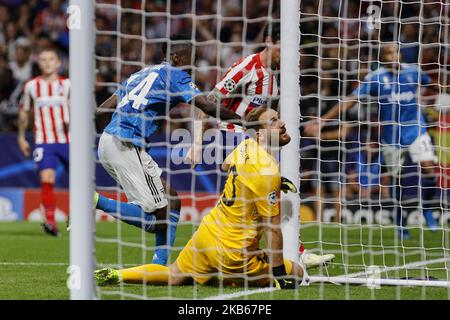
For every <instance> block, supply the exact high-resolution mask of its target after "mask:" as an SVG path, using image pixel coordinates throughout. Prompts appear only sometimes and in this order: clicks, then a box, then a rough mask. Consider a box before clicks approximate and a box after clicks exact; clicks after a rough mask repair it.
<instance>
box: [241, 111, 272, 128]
mask: <svg viewBox="0 0 450 320" xmlns="http://www.w3.org/2000/svg"><path fill="white" fill-rule="evenodd" d="M267 110H269V107H267V106H261V107H258V108H255V109H253V110H252V111H250V112H249V113H248V114H247V116H246V117H245V129H246V130H247V131H248V130H254V131H255V132H256V131H258V130H259V129H261V128H262V125H263V122H261V121H259V118H260V117H261V115H262V114H263V113H264V112H266V111H267Z"/></svg>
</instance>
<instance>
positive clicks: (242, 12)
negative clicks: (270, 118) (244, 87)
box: [0, 0, 450, 196]
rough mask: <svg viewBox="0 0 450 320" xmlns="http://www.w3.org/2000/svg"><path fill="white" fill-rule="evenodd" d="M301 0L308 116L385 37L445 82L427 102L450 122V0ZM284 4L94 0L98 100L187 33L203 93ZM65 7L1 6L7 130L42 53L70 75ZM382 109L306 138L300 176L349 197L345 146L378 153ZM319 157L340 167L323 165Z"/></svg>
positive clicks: (350, 80)
mask: <svg viewBox="0 0 450 320" xmlns="http://www.w3.org/2000/svg"><path fill="white" fill-rule="evenodd" d="M300 2H301V11H300V14H301V15H300V19H301V20H300V24H301V25H300V31H301V43H300V67H301V68H300V69H301V78H300V86H301V103H300V110H301V114H302V119H303V121H307V120H309V119H310V118H311V117H315V116H317V115H319V114H321V113H324V112H326V111H327V110H328V108H330V107H331V106H332V105H334V104H335V103H336V102H338V100H339V97H342V96H343V95H345V94H348V93H349V92H351V91H352V90H353V89H354V88H355V86H356V85H357V84H358V81H359V80H361V79H362V78H363V77H364V76H365V75H366V74H367V73H368V72H369V71H371V70H374V69H376V68H377V67H378V60H379V58H378V57H379V52H380V43H381V42H385V41H396V42H399V43H400V48H401V52H402V55H403V59H404V62H408V63H419V64H420V66H421V67H422V69H423V70H424V71H425V72H427V73H428V74H429V75H430V76H431V77H432V79H433V82H434V83H436V84H439V85H440V88H441V91H440V95H439V96H438V97H437V98H436V97H432V98H430V99H428V100H426V101H425V103H427V104H430V105H433V106H435V107H436V108H435V112H434V118H433V117H431V116H430V126H431V127H433V123H434V124H436V123H437V122H438V121H443V120H445V117H443V115H444V116H446V114H447V111H446V107H448V106H450V77H449V74H450V73H449V72H450V67H449V65H450V63H449V62H450V54H449V42H450V26H449V21H448V19H449V17H450V5H448V4H447V5H446V4H444V3H443V2H439V1H430V0H424V1H409V0H404V1H382V2H381V1H378V2H377V1H358V0H329V1H316V0H301V1H300ZM279 3H280V1H279V0H226V1H225V0H183V1H181V0H171V1H168V0H151V1H149V0H146V1H141V0H97V1H96V19H95V24H96V29H97V30H96V43H95V52H96V70H95V71H96V80H97V84H96V88H95V92H96V100H97V103H101V102H102V101H103V100H105V99H106V98H107V97H108V96H109V95H110V94H111V93H112V92H114V90H115V89H116V88H117V84H118V83H120V82H121V81H122V80H124V79H125V78H126V77H127V76H128V75H130V74H131V73H132V72H134V71H136V70H138V69H140V68H142V67H143V66H145V65H149V64H156V63H159V62H160V61H161V60H163V59H164V58H165V57H164V56H163V55H162V52H161V50H160V49H161V45H162V44H163V43H164V42H165V41H167V36H168V35H169V34H175V33H183V34H184V35H187V36H188V37H191V39H192V40H193V41H194V43H195V45H196V54H195V62H194V59H193V62H192V63H193V64H194V63H195V66H196V68H195V69H194V71H193V74H192V75H193V78H194V81H195V82H196V83H197V84H198V86H199V87H200V88H201V89H202V90H204V91H209V90H211V89H212V88H213V86H214V84H215V83H216V82H217V81H218V80H219V79H220V77H221V76H222V75H223V73H224V72H225V71H226V69H227V68H228V67H230V66H231V64H232V63H233V62H235V61H236V60H238V59H239V58H241V57H242V56H244V55H247V54H250V53H253V52H255V51H257V50H259V49H261V48H262V46H263V43H262V31H263V29H264V26H265V25H266V24H267V22H268V21H269V19H279V17H280V7H279ZM369 5H375V7H374V8H375V9H373V8H372V11H370V10H369V13H367V10H368V6H369ZM67 6H68V1H67V0H27V1H25V0H2V1H1V2H0V125H1V130H15V126H16V115H17V106H18V100H19V98H20V92H21V88H22V86H23V83H24V82H25V81H26V80H27V79H30V78H32V77H33V76H35V75H36V74H37V68H36V56H37V53H38V52H39V50H41V49H42V48H44V47H46V46H56V47H57V48H58V49H59V51H60V54H61V57H62V60H63V65H62V70H61V73H62V74H64V75H67V74H68V29H67V26H66V13H65V12H66V8H67ZM377 8H379V10H377ZM378 18H380V19H379V20H378ZM376 109H377V108H376V106H375V107H372V108H371V107H370V106H368V107H367V108H355V110H351V111H350V112H349V114H348V115H345V116H346V117H347V118H346V119H343V120H345V121H339V122H336V123H332V124H330V125H329V126H327V127H326V128H325V129H324V130H325V131H326V132H327V135H326V139H322V140H321V141H320V142H318V141H315V139H312V138H310V139H309V138H302V145H301V155H302V172H301V173H302V178H304V179H305V183H304V184H303V185H304V186H306V188H309V187H311V186H312V188H317V187H318V186H321V187H322V188H325V189H327V190H326V192H328V193H331V194H334V195H336V196H337V195H338V194H340V195H342V194H343V193H342V192H341V191H339V190H338V189H336V188H339V185H340V184H339V181H341V179H342V177H341V174H340V173H343V172H344V173H347V176H348V173H349V172H351V170H352V168H349V167H348V166H340V165H339V163H343V162H344V161H345V160H344V158H345V157H347V156H348V157H350V158H351V157H354V156H355V154H347V153H346V152H345V150H346V148H347V149H348V148H350V149H351V148H352V147H349V146H354V144H355V143H356V144H361V143H364V144H366V145H367V146H366V147H367V148H366V149H367V150H368V152H374V153H375V154H378V153H377V152H378V151H377V150H376V143H375V144H373V142H376V141H378V140H377V139H378V132H377V126H376V125H375V126H374V125H370V124H369V123H370V122H371V121H370V120H373V117H375V118H376ZM363 110H366V111H363ZM436 110H437V111H438V112H437V115H438V119H436ZM183 112H185V111H183V110H180V111H178V116H179V117H184V116H185V115H183ZM430 114H433V113H430ZM174 116H175V117H176V116H177V113H175V115H174ZM361 132H364V134H361ZM371 147H372V148H375V150H372V149H371ZM356 149H357V150H362V149H364V148H356ZM366 149H364V150H366ZM343 150H344V151H343ZM358 152H359V151H358ZM444 156H445V155H444ZM358 157H359V158H361V157H362V156H358ZM359 158H358V159H359ZM366 158H367V157H366ZM369 158H370V159H378V157H377V156H370V157H369ZM369 158H368V159H369ZM318 159H319V160H320V159H324V160H326V161H318ZM374 161H375V160H374ZM323 162H329V163H335V165H334V166H333V165H330V166H329V168H321V167H319V166H322V163H323ZM336 165H337V167H336ZM322 169H323V170H322ZM314 172H316V173H317V172H322V177H321V181H322V180H323V181H326V182H327V181H329V183H324V184H317V183H308V180H311V181H314V180H316V181H317V177H315V176H314V174H313V173H314ZM327 174H328V176H327ZM309 185H311V186H309ZM349 189H351V188H349ZM336 190H338V191H336ZM377 192H378V191H377ZM317 194H319V193H317Z"/></svg>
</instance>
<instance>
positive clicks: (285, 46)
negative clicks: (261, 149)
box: [280, 0, 300, 261]
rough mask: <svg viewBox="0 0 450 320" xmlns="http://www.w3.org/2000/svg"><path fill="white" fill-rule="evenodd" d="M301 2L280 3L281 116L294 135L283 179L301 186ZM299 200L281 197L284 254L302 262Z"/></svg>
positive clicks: (295, 196)
mask: <svg viewBox="0 0 450 320" xmlns="http://www.w3.org/2000/svg"><path fill="white" fill-rule="evenodd" d="M299 9H300V1H299V0H287V1H282V2H281V13H280V25H281V65H280V82H281V92H282V94H281V97H280V106H281V107H280V116H281V119H282V120H283V121H284V122H285V123H286V128H287V131H288V133H289V135H290V136H291V142H290V143H289V144H288V145H287V146H285V147H284V148H283V149H281V161H280V169H281V176H283V177H286V178H288V179H289V180H291V181H294V183H295V184H296V187H297V189H299V188H300V186H299V182H300V181H299V168H300V154H299V152H298V147H299V146H300V132H299V130H298V126H299V124H300V109H299V108H298V105H299V102H300V87H299V79H300V70H299V64H298V63H295V61H299V60H300V57H299V50H298V49H299V43H300V14H299ZM299 210H300V198H299V196H298V194H292V193H290V194H286V195H282V198H281V211H282V220H283V225H282V230H283V254H284V256H285V257H286V258H287V259H290V260H292V261H299V258H300V257H299V230H300V217H299V214H298V212H299Z"/></svg>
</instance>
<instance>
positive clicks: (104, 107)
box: [96, 93, 119, 115]
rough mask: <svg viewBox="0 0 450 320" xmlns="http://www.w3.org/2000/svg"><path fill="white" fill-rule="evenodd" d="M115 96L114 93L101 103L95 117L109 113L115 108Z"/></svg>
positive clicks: (116, 100)
mask: <svg viewBox="0 0 450 320" xmlns="http://www.w3.org/2000/svg"><path fill="white" fill-rule="evenodd" d="M118 102H119V101H118V99H117V94H116V93H114V94H113V95H112V96H111V97H109V98H108V99H106V101H105V102H103V103H102V104H101V105H100V106H99V107H98V108H97V112H96V115H100V114H103V113H106V112H110V110H111V109H115V108H116V107H117V103H118Z"/></svg>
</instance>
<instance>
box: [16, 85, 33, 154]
mask: <svg viewBox="0 0 450 320" xmlns="http://www.w3.org/2000/svg"><path fill="white" fill-rule="evenodd" d="M31 99H32V97H31V95H30V93H29V90H28V86H27V85H25V87H24V92H23V96H22V100H21V102H20V108H19V119H18V124H17V127H18V135H17V142H18V144H19V148H20V150H21V151H22V153H23V155H24V156H25V157H29V156H30V155H31V147H30V144H29V143H28V141H27V139H26V132H27V128H28V124H29V119H30V110H31Z"/></svg>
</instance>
